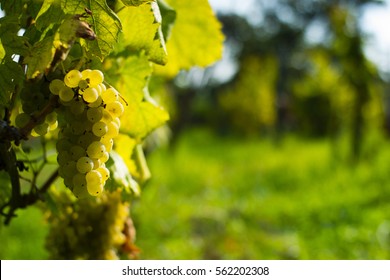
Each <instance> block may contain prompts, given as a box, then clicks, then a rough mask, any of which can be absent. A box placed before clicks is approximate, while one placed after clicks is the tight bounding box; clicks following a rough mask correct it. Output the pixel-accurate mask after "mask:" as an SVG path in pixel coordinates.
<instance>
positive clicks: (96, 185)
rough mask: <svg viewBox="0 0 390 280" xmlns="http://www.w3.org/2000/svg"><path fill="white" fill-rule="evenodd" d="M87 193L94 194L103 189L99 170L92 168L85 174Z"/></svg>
mask: <svg viewBox="0 0 390 280" xmlns="http://www.w3.org/2000/svg"><path fill="white" fill-rule="evenodd" d="M85 180H86V181H87V190H88V193H89V194H90V195H92V196H96V195H98V194H100V193H101V192H102V191H103V184H102V175H101V174H100V172H99V171H96V170H92V171H90V172H88V173H87V174H86V175H85Z"/></svg>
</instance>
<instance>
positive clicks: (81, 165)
mask: <svg viewBox="0 0 390 280" xmlns="http://www.w3.org/2000/svg"><path fill="white" fill-rule="evenodd" d="M76 167H77V170H78V171H79V172H80V173H87V172H89V171H91V170H92V168H93V161H92V160H91V159H90V158H89V157H81V158H79V160H78V161H77V164H76Z"/></svg>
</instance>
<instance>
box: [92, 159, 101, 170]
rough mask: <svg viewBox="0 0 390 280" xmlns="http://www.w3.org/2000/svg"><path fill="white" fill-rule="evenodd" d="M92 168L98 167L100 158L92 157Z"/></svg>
mask: <svg viewBox="0 0 390 280" xmlns="http://www.w3.org/2000/svg"><path fill="white" fill-rule="evenodd" d="M92 162H93V168H92V169H98V168H99V167H100V166H101V162H100V159H93V160H92Z"/></svg>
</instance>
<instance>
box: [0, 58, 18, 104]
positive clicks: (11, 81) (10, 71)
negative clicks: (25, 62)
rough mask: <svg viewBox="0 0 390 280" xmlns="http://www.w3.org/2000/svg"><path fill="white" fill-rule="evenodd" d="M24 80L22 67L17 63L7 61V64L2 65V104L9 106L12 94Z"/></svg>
mask: <svg viewBox="0 0 390 280" xmlns="http://www.w3.org/2000/svg"><path fill="white" fill-rule="evenodd" d="M23 80H24V75H23V70H22V67H21V66H20V65H19V64H17V63H16V62H15V61H13V60H11V59H9V60H8V59H6V61H5V63H4V64H1V65H0V88H1V91H0V104H2V105H6V104H8V102H9V101H10V96H11V93H12V92H13V91H14V90H15V87H16V86H17V85H18V84H20V83H22V82H23Z"/></svg>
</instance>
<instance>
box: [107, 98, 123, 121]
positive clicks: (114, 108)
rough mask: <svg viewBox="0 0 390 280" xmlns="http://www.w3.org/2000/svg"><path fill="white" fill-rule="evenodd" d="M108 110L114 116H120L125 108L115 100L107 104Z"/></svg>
mask: <svg viewBox="0 0 390 280" xmlns="http://www.w3.org/2000/svg"><path fill="white" fill-rule="evenodd" d="M106 110H107V111H108V112H109V113H110V114H111V116H112V117H113V118H119V117H120V116H122V114H123V112H124V111H125V108H124V107H123V105H122V104H121V103H120V102H119V101H114V102H111V103H108V104H107V105H106Z"/></svg>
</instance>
